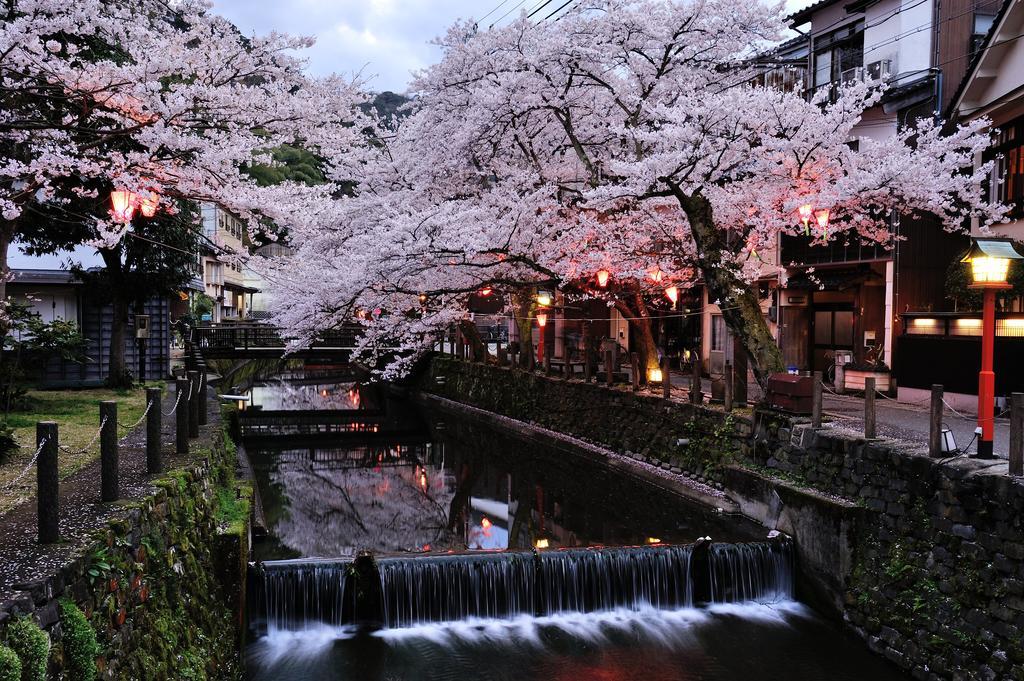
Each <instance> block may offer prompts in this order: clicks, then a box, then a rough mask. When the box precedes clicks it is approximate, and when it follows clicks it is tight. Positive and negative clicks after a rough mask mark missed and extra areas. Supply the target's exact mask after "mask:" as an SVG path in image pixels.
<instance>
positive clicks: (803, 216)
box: [798, 203, 814, 235]
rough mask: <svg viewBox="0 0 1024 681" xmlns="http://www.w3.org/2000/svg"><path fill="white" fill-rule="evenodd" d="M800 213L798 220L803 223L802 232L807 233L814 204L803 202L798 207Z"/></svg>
mask: <svg viewBox="0 0 1024 681" xmlns="http://www.w3.org/2000/svg"><path fill="white" fill-rule="evenodd" d="M798 212H799V213H800V220H801V221H802V222H803V223H804V232H806V233H807V234H808V235H810V233H811V227H810V224H811V216H812V215H813V214H814V206H812V205H811V204H809V203H805V204H804V205H802V206H800V208H799V209H798Z"/></svg>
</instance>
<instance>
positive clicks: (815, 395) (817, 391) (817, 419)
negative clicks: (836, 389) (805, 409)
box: [811, 371, 822, 428]
mask: <svg viewBox="0 0 1024 681" xmlns="http://www.w3.org/2000/svg"><path fill="white" fill-rule="evenodd" d="M821 380H822V374H821V372H820V371H815V372H814V388H813V390H812V391H811V428H821V408H822V404H821V400H822V394H821V392H822V385H821Z"/></svg>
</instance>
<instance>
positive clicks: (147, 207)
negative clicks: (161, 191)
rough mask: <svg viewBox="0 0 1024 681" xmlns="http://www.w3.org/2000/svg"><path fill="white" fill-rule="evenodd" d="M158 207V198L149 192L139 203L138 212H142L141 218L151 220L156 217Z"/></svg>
mask: <svg viewBox="0 0 1024 681" xmlns="http://www.w3.org/2000/svg"><path fill="white" fill-rule="evenodd" d="M159 205H160V198H159V197H158V196H157V195H156V193H154V192H150V193H149V196H147V197H146V198H144V199H142V201H140V202H139V210H140V211H141V212H142V217H144V218H151V217H153V216H154V215H156V209H157V206H159Z"/></svg>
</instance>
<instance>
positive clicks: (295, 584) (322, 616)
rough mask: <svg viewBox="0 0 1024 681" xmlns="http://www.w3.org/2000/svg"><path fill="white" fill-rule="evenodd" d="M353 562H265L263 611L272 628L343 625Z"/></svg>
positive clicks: (263, 566) (263, 567) (268, 626)
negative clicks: (320, 624) (347, 588)
mask: <svg viewBox="0 0 1024 681" xmlns="http://www.w3.org/2000/svg"><path fill="white" fill-rule="evenodd" d="M350 566H351V563H349V562H341V561H316V560H281V561H267V562H265V563H263V564H262V570H261V572H262V577H263V579H262V587H263V591H262V598H263V611H264V614H265V615H266V621H267V628H268V629H291V630H295V629H304V628H307V627H308V626H309V625H311V624H316V623H323V624H328V625H334V626H339V625H341V624H342V622H343V619H342V618H343V617H344V616H345V615H346V607H345V606H346V599H345V597H346V586H347V585H348V581H349V579H350V577H349V574H348V573H349V567H350Z"/></svg>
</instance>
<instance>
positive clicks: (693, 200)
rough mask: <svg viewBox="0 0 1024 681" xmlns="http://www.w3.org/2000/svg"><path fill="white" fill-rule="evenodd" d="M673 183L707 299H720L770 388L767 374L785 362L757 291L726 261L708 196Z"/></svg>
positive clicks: (758, 374)
mask: <svg viewBox="0 0 1024 681" xmlns="http://www.w3.org/2000/svg"><path fill="white" fill-rule="evenodd" d="M670 186H671V187H672V189H673V192H674V193H675V196H676V198H677V199H678V200H679V203H680V205H681V206H682V208H683V210H684V211H685V212H686V217H687V219H688V220H689V222H690V231H691V233H692V234H693V240H694V242H695V243H696V244H697V253H698V254H699V255H698V260H697V263H698V266H699V267H700V270H701V274H702V275H703V277H704V285H705V286H706V287H707V291H708V299H709V300H711V301H716V302H717V304H718V306H719V308H720V309H721V311H722V317H723V318H724V319H725V323H726V326H728V327H729V331H730V332H732V335H733V340H734V342H736V343H738V344H739V345H740V346H741V347H742V348H743V349H744V350H745V351H746V353H747V357H748V358H749V359H750V365H751V369H752V370H753V372H754V377H755V378H756V379H757V382H758V384H759V385H760V386H761V388H767V384H768V377H769V376H770V375H771V374H773V373H778V372H781V371H783V370H784V368H785V364H784V363H783V361H782V352H781V351H780V350H779V346H778V344H777V343H776V342H775V339H774V338H772V334H771V331H770V330H769V329H768V324H767V322H765V320H764V315H763V314H761V304H760V302H759V301H758V299H757V293H756V292H755V290H754V289H753V287H751V286H750V284H748V283H747V282H745V281H743V280H742V279H741V278H740V277H739V276H737V273H736V271H735V270H734V269H733V267H732V266H731V265H730V264H728V263H723V258H722V256H723V253H725V252H726V245H725V243H724V242H723V240H722V235H723V232H722V231H721V230H719V229H718V228H717V227H716V226H715V222H714V216H713V215H712V211H711V204H710V203H709V202H708V200H707V199H706V198H704V197H703V196H700V195H699V194H698V195H694V196H687V195H685V194H683V193H682V191H681V190H680V189H679V187H677V186H672V185H670Z"/></svg>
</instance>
